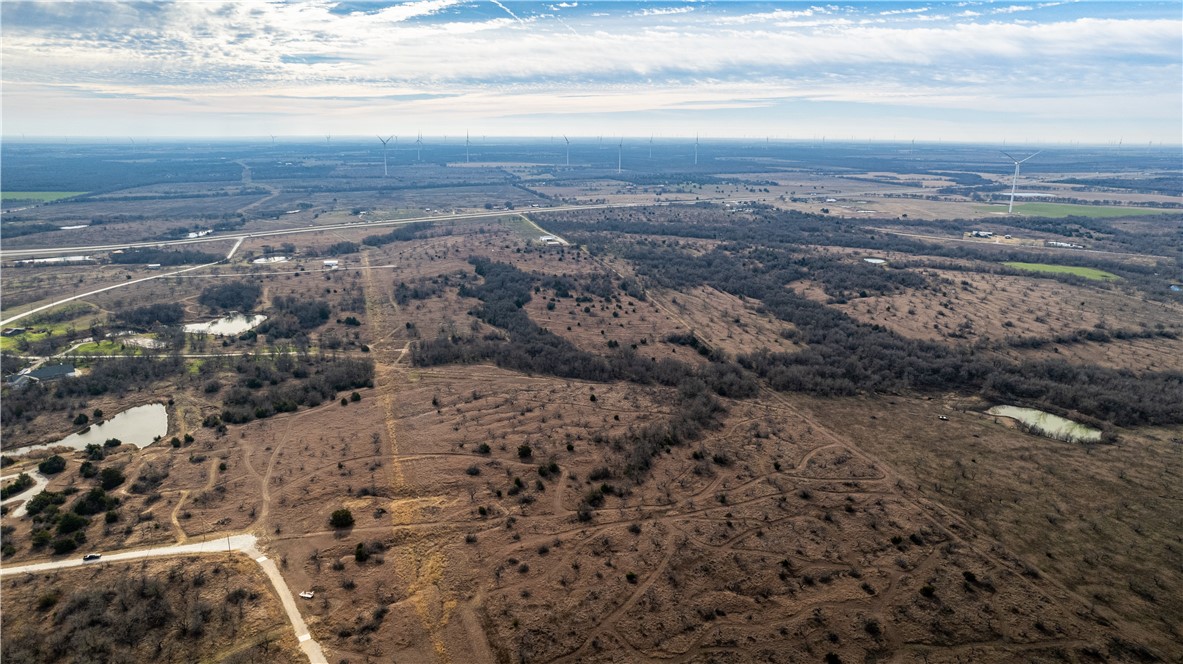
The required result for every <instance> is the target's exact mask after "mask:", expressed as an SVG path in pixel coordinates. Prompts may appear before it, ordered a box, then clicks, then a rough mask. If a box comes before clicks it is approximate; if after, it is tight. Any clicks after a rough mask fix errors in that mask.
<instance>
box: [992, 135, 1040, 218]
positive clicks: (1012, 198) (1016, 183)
mask: <svg viewBox="0 0 1183 664" xmlns="http://www.w3.org/2000/svg"><path fill="white" fill-rule="evenodd" d="M1000 152H1001V150H1000ZM1039 152H1043V150H1040V151H1039ZM1039 152H1036V153H1035V154H1033V155H1031V156H1029V157H1026V158H1024V159H1015V158H1014V157H1012V156H1010V155H1009V154H1006V153H1005V152H1003V153H1002V154H1004V155H1006V158H1007V159H1010V160H1011V161H1013V162H1015V177H1014V179H1012V180H1011V182H1010V205H1008V206H1007V208H1006V213H1007V214H1012V213H1013V212H1014V210H1015V188H1016V187H1018V186H1019V164H1021V163H1023V162H1025V161H1027V160H1028V159H1031V157H1034V156H1035V155H1036V154H1039Z"/></svg>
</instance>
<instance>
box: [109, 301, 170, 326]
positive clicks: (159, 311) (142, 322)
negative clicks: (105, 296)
mask: <svg viewBox="0 0 1183 664" xmlns="http://www.w3.org/2000/svg"><path fill="white" fill-rule="evenodd" d="M114 318H115V320H116V321H118V322H120V323H123V324H125V325H130V326H132V327H140V328H149V327H154V326H156V325H178V324H180V322H181V321H182V320H184V318H185V309H184V307H182V306H181V305H179V304H177V303H175V302H166V303H161V304H148V305H145V306H142V307H136V308H134V309H126V310H123V311H118V312H116V313H115V314H114Z"/></svg>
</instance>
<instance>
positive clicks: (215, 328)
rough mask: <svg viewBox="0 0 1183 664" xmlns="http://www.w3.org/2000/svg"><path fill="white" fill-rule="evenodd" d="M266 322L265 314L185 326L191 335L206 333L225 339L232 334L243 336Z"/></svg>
mask: <svg viewBox="0 0 1183 664" xmlns="http://www.w3.org/2000/svg"><path fill="white" fill-rule="evenodd" d="M265 320H267V317H266V316H264V315H263V314H255V315H254V316H247V315H246V314H234V315H231V316H225V317H222V318H219V319H217V320H211V321H209V322H208V323H189V324H188V325H186V326H185V331H186V332H188V333H189V334H198V333H201V332H204V333H206V334H212V335H214V336H218V337H225V336H229V335H232V334H242V333H243V332H246V331H247V330H249V329H251V328H253V327H256V326H258V325H259V323H262V322H263V321H265Z"/></svg>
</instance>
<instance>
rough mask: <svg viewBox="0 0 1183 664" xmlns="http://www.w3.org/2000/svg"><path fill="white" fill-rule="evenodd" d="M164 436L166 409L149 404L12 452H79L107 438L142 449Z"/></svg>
mask: <svg viewBox="0 0 1183 664" xmlns="http://www.w3.org/2000/svg"><path fill="white" fill-rule="evenodd" d="M166 433H168V410H167V409H166V408H165V407H164V404H162V403H150V404H147V405H144V406H136V407H135V408H129V409H127V410H125V411H123V412H122V413H119V414H118V415H116V416H115V417H112V418H111V419H109V420H106V421H104V422H102V423H101V424H95V425H92V426H91V427H90V428H89V429H87V430H86V431H85V432H79V433H72V434H70V435H69V436H66V437H65V438H63V439H61V440H59V441H58V442H56V443H50V444H49V445H32V446H29V447H21V448H18V449H16V450H14V452H16V453H20V454H24V453H27V452H32V451H34V450H45V449H49V448H51V447H62V446H65V447H69V448H70V449H72V450H81V449H84V448H85V447H86V446H87V445H89V444H91V443H95V444H98V445H102V444H103V442H104V441H106V440H107V439H109V438H118V439H119V440H121V441H123V443H124V444H125V445H135V446H137V447H143V446H145V445H150V444H152V441H154V440H155V439H156V437H157V436H163V435H164V434H166Z"/></svg>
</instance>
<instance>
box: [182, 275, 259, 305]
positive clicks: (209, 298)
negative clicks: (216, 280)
mask: <svg viewBox="0 0 1183 664" xmlns="http://www.w3.org/2000/svg"><path fill="white" fill-rule="evenodd" d="M262 293H263V289H262V288H261V287H260V286H259V284H256V283H251V282H249V281H230V282H227V283H224V284H214V285H213V286H209V287H207V288H206V289H205V290H203V291H201V295H199V296H198V297H197V301H198V302H200V303H201V304H204V305H205V306H207V307H210V308H211V309H224V310H226V311H250V310H251V309H253V308H254V307H255V304H256V303H257V302H258V301H259V295H261V294H262Z"/></svg>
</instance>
